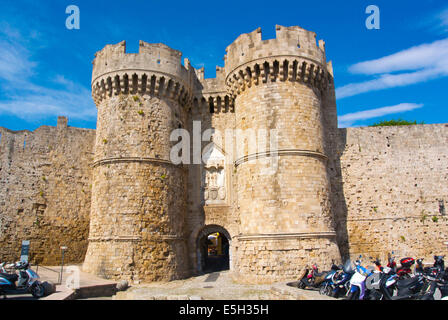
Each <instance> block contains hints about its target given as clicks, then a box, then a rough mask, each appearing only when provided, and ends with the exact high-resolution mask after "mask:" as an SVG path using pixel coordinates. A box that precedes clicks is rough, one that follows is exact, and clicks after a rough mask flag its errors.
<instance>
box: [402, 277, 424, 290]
mask: <svg viewBox="0 0 448 320" xmlns="http://www.w3.org/2000/svg"><path fill="white" fill-rule="evenodd" d="M419 281H420V280H419V278H418V277H414V278H409V279H402V280H399V281H398V282H397V287H398V289H401V288H409V287H412V286H413V285H415V284H417V283H418V282H419Z"/></svg>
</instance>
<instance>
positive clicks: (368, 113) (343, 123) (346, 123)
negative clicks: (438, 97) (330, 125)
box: [338, 103, 423, 128]
mask: <svg viewBox="0 0 448 320" xmlns="http://www.w3.org/2000/svg"><path fill="white" fill-rule="evenodd" d="M421 107H423V104H417V103H400V104H397V105H394V106H387V107H381V108H376V109H369V110H364V111H358V112H353V113H347V114H344V115H342V116H339V117H338V126H339V128H346V127H350V126H352V125H353V124H355V123H356V122H357V121H360V120H368V119H373V118H378V117H382V116H385V115H388V114H395V113H402V112H406V111H411V110H415V109H418V108H421Z"/></svg>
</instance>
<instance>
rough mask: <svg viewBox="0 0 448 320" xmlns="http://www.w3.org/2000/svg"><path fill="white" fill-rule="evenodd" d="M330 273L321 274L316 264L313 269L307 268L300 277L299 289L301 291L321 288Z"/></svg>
mask: <svg viewBox="0 0 448 320" xmlns="http://www.w3.org/2000/svg"><path fill="white" fill-rule="evenodd" d="M328 272H329V271H324V272H319V269H318V268H317V265H316V264H313V266H312V268H309V267H308V266H307V267H306V268H305V270H304V272H303V274H302V276H301V277H300V280H299V284H298V287H299V288H300V289H305V288H306V287H311V288H319V287H320V285H321V283H322V282H323V281H324V280H325V277H326V276H327V274H328Z"/></svg>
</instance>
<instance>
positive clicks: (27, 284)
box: [0, 262, 45, 298]
mask: <svg viewBox="0 0 448 320" xmlns="http://www.w3.org/2000/svg"><path fill="white" fill-rule="evenodd" d="M14 268H15V269H16V270H18V274H17V273H12V274H10V273H0V295H3V296H4V298H6V295H7V294H27V293H31V294H32V295H33V297H35V298H41V297H43V296H44V294H45V289H44V287H43V286H42V284H41V282H40V281H39V276H38V274H37V273H36V272H34V271H33V270H31V269H30V265H29V263H27V262H17V263H16V264H15V265H14ZM16 281H17V284H16Z"/></svg>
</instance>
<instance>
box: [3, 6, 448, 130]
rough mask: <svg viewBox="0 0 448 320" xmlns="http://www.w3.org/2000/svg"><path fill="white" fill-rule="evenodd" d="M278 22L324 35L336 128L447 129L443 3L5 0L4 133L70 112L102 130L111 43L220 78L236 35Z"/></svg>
mask: <svg viewBox="0 0 448 320" xmlns="http://www.w3.org/2000/svg"><path fill="white" fill-rule="evenodd" d="M224 3H225V5H224ZM371 4H374V5H376V6H378V7H379V9H380V29H379V30H368V29H367V28H366V26H365V20H366V19H367V17H368V16H369V14H366V13H365V9H366V7H367V6H368V5H371ZM69 5H76V6H78V7H79V9H80V29H79V30H68V29H67V28H66V26H65V20H66V18H67V17H68V14H66V13H65V9H66V7H67V6H69ZM276 24H279V25H284V26H293V25H298V26H301V27H303V28H305V29H308V30H312V31H314V32H316V33H317V38H318V39H324V40H325V42H326V50H327V59H328V60H332V61H333V67H334V73H335V84H336V89H337V107H338V115H339V125H340V126H341V127H347V126H364V125H369V124H372V123H374V122H377V121H379V120H387V119H398V118H402V119H407V120H417V121H419V122H420V121H424V122H425V123H448V108H447V103H446V97H447V91H448V90H447V88H448V3H447V2H446V0H443V1H442V0H441V1H435V0H434V1H424V2H423V1H409V0H408V1H401V0H399V1H379V0H370V1H362V0H356V1H355V0H353V1H347V0H346V1H309V0H308V1H298V0H294V1H284V0H277V1H266V2H263V1H241V0H240V1H233V0H229V1H225V2H222V1H191V2H188V1H179V2H176V1H174V0H172V1H161V0H128V1H112V0H109V1H103V0H96V1H75V0H68V1H65V0H46V1H24V0H16V1H9V0H2V3H1V7H0V126H3V127H7V128H10V129H12V130H22V129H29V130H34V129H35V128H37V127H39V126H40V125H56V121H57V116H58V115H66V116H68V117H69V125H71V126H78V127H85V128H95V125H96V108H95V106H94V103H93V101H92V99H91V95H90V80H91V72H92V64H91V63H92V60H93V58H94V54H95V52H96V51H98V50H101V49H102V48H103V47H104V46H105V45H106V44H110V43H118V42H120V41H122V40H126V42H127V50H128V52H137V50H138V41H139V40H144V41H147V42H152V43H158V42H163V43H165V44H167V45H168V46H170V47H172V48H174V49H177V50H180V51H181V52H182V53H183V57H187V58H189V59H190V61H191V63H192V64H193V66H194V67H196V68H200V67H205V73H206V77H214V76H215V66H216V65H219V66H222V65H223V56H224V54H225V48H226V47H227V46H228V45H229V44H230V43H232V42H233V41H234V40H235V39H236V38H237V37H238V35H240V34H241V33H247V32H251V31H253V30H255V29H256V28H258V27H261V28H262V37H263V39H269V38H273V37H274V36H275V25H276Z"/></svg>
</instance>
